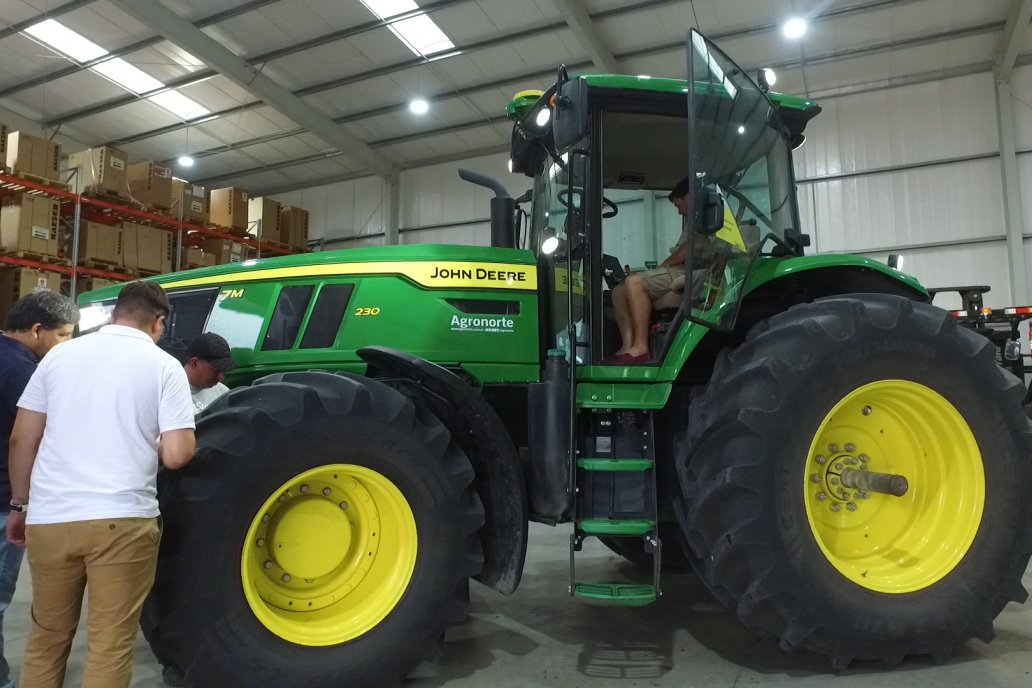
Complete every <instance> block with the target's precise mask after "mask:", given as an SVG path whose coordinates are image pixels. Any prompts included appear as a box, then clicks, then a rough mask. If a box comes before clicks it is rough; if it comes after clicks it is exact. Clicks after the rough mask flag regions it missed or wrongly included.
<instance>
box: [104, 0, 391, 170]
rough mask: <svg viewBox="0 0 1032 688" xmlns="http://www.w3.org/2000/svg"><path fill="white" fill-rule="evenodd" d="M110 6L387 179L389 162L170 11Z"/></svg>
mask: <svg viewBox="0 0 1032 688" xmlns="http://www.w3.org/2000/svg"><path fill="white" fill-rule="evenodd" d="M110 1H111V2H113V3H114V4H115V5H117V6H118V7H120V8H122V10H123V11H125V12H126V13H128V14H129V15H131V16H133V17H135V18H136V19H137V20H139V21H141V22H143V24H144V25H146V26H149V27H151V29H152V30H154V31H157V32H158V33H160V34H161V35H162V36H164V37H165V38H167V39H168V40H170V41H172V42H173V43H175V44H176V45H178V46H179V47H181V48H182V49H183V50H185V51H187V52H188V53H190V54H191V55H193V56H194V57H196V58H198V59H199V60H202V61H204V62H205V63H207V64H209V65H211V66H212V67H214V68H215V69H217V70H218V71H219V73H220V74H222V75H223V76H225V77H226V78H228V79H230V80H232V81H233V82H235V83H236V84H238V85H239V86H241V87H242V88H244V89H247V90H248V91H250V92H251V93H252V94H253V95H255V96H256V97H257V98H259V99H260V100H262V101H264V102H266V103H268V104H269V105H270V106H272V107H274V108H275V109H277V110H279V111H280V112H281V113H283V114H284V115H285V116H287V117H289V118H290V119H292V120H293V121H295V122H297V123H298V124H300V125H301V126H302V127H304V128H305V129H307V130H308V131H310V132H312V133H313V134H315V135H316V136H318V137H319V138H321V139H323V140H324V141H326V142H327V143H329V144H330V145H331V146H333V147H334V148H336V149H337V150H338V151H346V153H347V155H348V157H350V158H354V159H356V160H359V161H361V162H362V164H364V165H366V166H367V167H368V168H369V169H370V170H372V171H373V172H375V173H376V174H379V175H380V176H383V177H386V176H388V175H389V174H390V172H391V163H390V161H389V160H387V159H386V158H384V157H383V156H381V155H380V154H379V153H377V152H376V151H374V150H373V149H372V148H370V147H369V146H367V145H366V144H365V143H363V142H362V141H360V140H359V139H357V138H356V137H354V136H352V135H351V134H349V133H347V132H346V131H345V130H344V129H342V128H341V127H340V126H339V125H337V124H334V123H333V122H332V121H331V120H330V118H329V117H327V116H326V115H324V114H322V113H321V112H319V111H318V110H316V109H315V108H313V107H312V106H311V105H309V104H308V103H306V102H304V101H303V100H301V99H300V98H298V97H297V96H295V95H293V94H291V93H290V92H289V91H287V90H286V89H285V88H283V87H282V86H280V85H279V84H277V83H276V82H274V81H273V80H272V79H270V78H269V77H267V76H265V75H264V74H262V73H261V70H260V69H255V68H254V67H252V66H251V65H249V64H248V63H247V61H246V60H244V59H243V58H241V57H239V56H238V55H235V54H233V53H232V52H230V51H229V50H227V49H226V48H225V47H223V46H222V45H221V44H220V43H218V42H217V41H216V40H215V39H213V38H211V37H209V36H208V35H206V34H204V33H203V32H201V30H200V29H198V28H197V27H195V26H194V25H193V24H191V23H190V22H188V21H186V20H185V19H183V18H181V17H180V16H179V15H177V14H176V13H175V12H172V11H171V10H169V9H168V8H167V7H165V6H164V5H163V4H161V2H159V0H110Z"/></svg>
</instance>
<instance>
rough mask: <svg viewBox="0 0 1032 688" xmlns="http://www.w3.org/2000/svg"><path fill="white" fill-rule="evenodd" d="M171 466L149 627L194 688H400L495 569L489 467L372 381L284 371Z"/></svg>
mask: <svg viewBox="0 0 1032 688" xmlns="http://www.w3.org/2000/svg"><path fill="white" fill-rule="evenodd" d="M197 437H198V451H197V456H196V457H195V459H194V461H193V462H192V463H191V464H190V466H188V467H187V468H186V469H184V470H182V471H178V472H164V473H163V474H162V478H161V481H160V483H161V484H160V485H159V492H160V499H161V509H162V513H163V515H164V518H165V535H164V538H163V542H162V548H161V555H160V558H159V563H158V576H157V580H156V582H155V586H154V590H153V591H152V593H151V595H150V597H149V598H148V601H147V604H146V607H145V613H144V615H143V622H142V623H143V626H144V631H145V633H146V635H147V638H148V640H149V641H150V643H151V646H152V648H153V649H154V652H155V655H156V656H157V657H158V659H159V660H160V661H162V662H164V663H168V664H174V665H177V666H178V667H179V668H180V669H181V670H182V671H183V673H184V675H185V684H186V685H187V686H194V687H202V686H218V685H226V686H228V685H240V686H250V687H254V688H261V687H264V686H269V687H273V686H275V687H276V688H282V686H306V687H323V686H325V687H327V688H329V687H331V686H332V687H337V686H342V685H347V686H354V687H358V686H363V687H364V686H370V687H371V686H376V687H381V686H397V685H399V684H400V682H401V680H402V678H403V677H404V676H405V674H406V673H408V672H409V671H410V670H411V669H412V668H413V667H414V666H415V665H416V664H417V663H418V662H419V661H421V660H425V659H434V658H435V657H436V655H437V654H438V653H439V650H440V643H441V641H442V638H443V632H444V629H445V627H446V626H447V625H448V624H451V623H456V622H459V621H461V620H462V619H464V618H465V616H466V614H467V613H468V608H469V596H468V595H469V588H468V579H469V577H471V576H473V575H476V574H477V573H478V572H479V570H480V567H481V566H482V562H483V559H482V555H481V550H480V544H479V539H478V537H477V530H478V529H479V528H480V526H481V525H482V524H483V519H484V515H483V508H482V506H481V504H480V500H479V499H478V497H477V495H476V492H475V491H474V489H473V478H474V474H473V469H472V467H471V466H470V463H469V461H468V459H467V458H466V457H465V456H464V455H463V454H462V452H461V451H460V450H459V449H458V447H457V445H456V444H455V443H454V442H453V441H452V439H451V436H450V435H449V433H448V431H447V430H446V429H445V428H444V426H443V425H441V423H440V422H439V421H438V420H437V419H436V418H435V417H434V416H432V415H431V414H429V413H426V412H424V411H422V410H420V409H419V408H417V407H416V406H414V405H413V404H412V402H411V401H410V400H409V399H408V398H406V397H405V396H404V395H402V394H401V393H399V392H397V391H396V390H394V389H392V388H390V387H388V386H386V385H383V384H381V383H379V382H376V381H374V380H370V379H367V378H362V377H358V376H345V375H334V374H329V373H318V372H307V373H286V374H278V375H272V376H269V377H266V378H263V379H261V380H258V381H257V382H256V383H255V384H254V385H253V386H251V387H246V388H240V389H236V390H233V391H231V392H230V393H229V394H227V395H226V396H224V397H222V398H221V399H220V400H219V401H218V402H216V404H214V405H213V406H212V407H211V408H210V409H209V410H208V411H207V412H206V413H205V415H204V416H203V417H202V418H201V420H200V422H199V424H198V431H197Z"/></svg>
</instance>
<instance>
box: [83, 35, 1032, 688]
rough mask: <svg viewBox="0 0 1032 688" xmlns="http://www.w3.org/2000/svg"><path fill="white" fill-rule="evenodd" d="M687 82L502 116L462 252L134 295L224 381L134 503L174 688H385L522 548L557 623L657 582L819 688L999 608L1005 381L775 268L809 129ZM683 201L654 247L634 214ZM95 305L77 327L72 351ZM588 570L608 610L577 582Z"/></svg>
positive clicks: (303, 266)
mask: <svg viewBox="0 0 1032 688" xmlns="http://www.w3.org/2000/svg"><path fill="white" fill-rule="evenodd" d="M688 53H689V58H688V68H689V70H688V74H689V75H690V77H689V79H688V80H687V81H680V80H673V79H660V78H647V77H627V76H610V75H606V76H578V77H568V76H567V74H566V73H565V70H563V69H560V71H559V77H558V79H557V82H556V83H555V84H554V85H553V86H552V87H551V88H549V89H548V91H546V92H544V93H542V94H540V95H538V94H529V95H528V94H526V93H525V94H522V95H521V96H520V97H518V98H517V99H516V100H514V101H513V103H512V104H510V108H509V111H510V114H511V116H512V118H513V119H514V122H515V123H514V128H513V136H512V157H511V160H512V165H513V169H514V170H515V171H517V172H522V173H524V174H526V175H527V176H528V177H530V178H532V179H533V188H532V189H531V191H530V192H529V193H528V195H527V196H526V197H525V198H523V199H521V207H520V208H519V209H516V206H515V202H514V200H513V199H512V198H509V197H508V196H507V195H506V194H505V193H504V189H502V188H500V184H497V183H496V182H493V181H492V180H490V179H486V178H483V177H480V176H478V175H475V174H472V173H464V175H465V176H466V177H467V178H468V179H471V180H473V181H475V182H478V183H483V184H487V185H489V186H494V187H495V188H496V189H497V190H498V191H499V193H498V196H497V197H496V198H495V199H494V200H493V201H492V246H490V247H470V246H445V245H410V246H390V247H382V248H365V249H355V250H346V251H332V252H323V253H314V254H308V255H301V256H291V257H284V258H274V259H269V260H260V261H247V262H244V263H240V264H236V265H227V266H218V267H213V268H205V269H201V270H193V271H189V272H184V273H177V274H172V275H164V276H160V277H156V278H153V279H154V281H156V282H158V283H159V284H161V285H162V286H163V287H164V288H165V289H166V290H167V291H168V294H169V296H170V299H171V301H172V304H173V312H172V314H171V317H170V324H169V328H168V330H169V331H168V335H167V338H166V340H165V341H164V342H163V345H164V346H165V347H166V348H167V349H168V350H169V351H171V352H172V353H175V354H182V352H183V349H184V348H185V344H186V342H188V341H189V340H190V339H191V338H192V337H193V336H195V335H196V334H198V333H200V332H202V331H214V332H218V333H219V334H221V335H223V336H224V337H226V339H227V340H229V342H230V344H231V346H232V347H233V350H234V355H235V357H236V359H237V361H238V363H239V364H240V367H239V368H238V369H237V370H235V371H234V372H233V373H232V374H231V378H230V379H229V380H228V382H229V384H230V386H231V387H233V389H232V390H231V391H230V392H229V393H228V394H226V395H224V396H223V397H222V398H220V399H219V400H218V401H216V402H215V403H214V404H213V405H212V406H211V407H209V408H208V409H207V410H206V411H205V412H204V413H203V414H202V415H201V416H200V417H199V420H198V427H197V438H198V452H197V456H196V458H195V460H194V461H193V463H192V464H190V466H188V467H187V468H186V469H184V470H181V471H176V472H162V473H161V474H160V476H159V494H160V500H161V509H162V513H163V514H164V518H165V534H164V539H163V541H162V545H161V558H160V564H159V567H158V568H159V571H158V575H157V580H156V583H155V587H154V590H153V593H152V595H151V596H150V599H149V601H148V603H147V606H146V609H145V612H144V618H143V621H142V624H143V627H144V631H145V633H146V635H147V638H148V639H149V641H150V643H151V646H152V648H153V649H154V652H155V654H156V655H157V657H158V658H159V660H161V661H162V662H163V663H166V664H174V665H177V666H179V667H180V668H181V669H182V671H183V672H184V674H185V680H186V683H187V684H188V685H191V686H216V685H246V686H252V687H263V686H276V687H277V688H279V687H281V686H307V687H311V688H315V687H321V686H325V687H331V686H334V687H336V686H341V685H347V686H377V687H382V686H396V685H398V684H399V683H400V682H401V681H402V679H403V677H404V676H405V675H406V674H407V673H408V672H409V671H410V670H411V669H412V668H413V667H414V666H415V665H416V664H417V663H418V662H420V661H422V660H426V659H433V658H434V657H435V656H436V655H437V654H438V653H439V651H440V650H441V647H442V642H443V637H444V632H445V629H446V628H447V627H448V626H449V625H450V624H455V623H458V622H461V621H462V620H463V619H464V618H465V617H466V615H467V613H468V610H469V581H470V579H473V580H476V581H478V582H479V583H481V584H482V585H485V586H487V587H489V588H493V589H495V590H497V591H498V592H500V593H502V594H511V593H513V592H515V591H516V589H517V586H518V585H519V582H520V577H521V574H522V570H523V564H524V557H525V553H526V548H527V526H528V522H529V521H537V522H542V523H546V524H551V525H558V524H572V535H571V541H570V557H571V558H570V561H571V566H570V571H571V576H570V580H569V583H568V585H569V591H570V594H571V595H575V596H577V597H579V598H583V599H584V600H586V601H587V602H591V603H597V604H614V605H625V606H634V605H645V604H649V603H653V602H658V601H659V600H660V598H661V584H662V576H663V573H664V571H668V570H670V569H676V568H686V567H690V568H692V569H693V570H694V571H695V572H696V573H697V575H698V576H699V577H700V578H701V580H702V581H703V582H704V584H705V585H706V587H707V588H708V589H709V590H710V591H711V592H712V594H713V596H714V597H715V598H716V599H717V600H718V601H719V602H720V603H722V604H723V605H724V606H726V607H727V608H728V609H729V610H731V611H732V612H733V613H734V614H736V615H737V616H738V618H739V619H740V620H741V621H742V623H743V624H745V626H747V627H748V628H749V629H750V630H751V631H753V632H755V633H756V634H758V635H759V636H761V637H763V638H765V639H768V640H770V641H773V642H777V643H778V644H779V645H780V646H781V647H782V648H784V649H785V650H787V651H801V650H811V651H814V652H817V653H820V654H823V655H826V656H827V658H828V659H829V661H830V662H831V664H832V665H834V666H835V667H844V666H847V665H848V664H849V663H850V662H851V661H853V660H854V659H861V660H878V661H880V662H882V663H884V664H885V665H887V666H893V665H895V664H897V663H899V662H900V661H902V659H903V658H904V657H906V656H908V655H930V656H931V657H932V658H933V659H935V660H937V661H941V660H944V659H945V658H946V657H948V656H949V655H950V653H951V652H953V650H954V648H955V647H956V646H957V645H958V644H960V643H963V642H964V641H966V640H968V639H969V638H972V637H977V638H981V639H982V640H985V641H989V640H990V639H991V638H992V637H993V619H994V618H995V617H996V615H997V614H999V613H1000V611H1001V610H1002V609H1003V607H1004V605H1005V604H1006V603H1007V602H1008V601H1010V600H1016V601H1023V600H1024V599H1025V597H1026V593H1025V590H1024V589H1023V588H1022V585H1021V577H1022V574H1023V573H1024V571H1025V567H1026V565H1027V563H1028V560H1029V555H1030V547H1032V541H1030V529H1029V520H1030V508H1032V500H1030V499H1029V498H1028V495H1029V494H1032V471H1030V468H1032V464H1030V460H1029V456H1030V453H1032V425H1030V423H1029V421H1028V420H1027V419H1026V418H1025V417H1024V416H1023V414H1022V410H1021V405H1020V402H1021V398H1022V385H1021V383H1020V382H1019V381H1018V380H1017V379H1015V378H1014V377H1013V376H1011V375H1010V374H1008V373H1006V372H1004V371H1003V370H1001V369H1000V368H999V367H998V366H996V365H995V364H994V357H993V345H992V344H991V343H990V342H989V341H987V340H986V339H984V338H983V337H980V336H978V335H977V334H975V333H973V332H970V331H968V330H966V329H964V328H962V327H960V326H958V324H957V323H956V321H955V320H954V319H953V318H952V317H951V316H950V315H949V314H948V313H947V312H946V311H943V310H941V309H938V308H935V307H933V306H931V305H930V303H929V301H930V299H929V296H928V293H927V291H926V290H925V289H924V288H923V287H922V286H921V285H920V284H919V283H918V282H917V281H916V280H915V279H913V278H911V277H909V276H907V275H905V274H902V273H900V272H899V271H897V270H894V269H892V268H889V267H888V266H885V265H882V264H880V263H877V262H874V261H871V260H867V259H865V258H861V257H855V256H848V255H835V256H819V255H818V256H805V255H804V248H805V247H806V246H807V244H808V239H807V237H806V235H805V234H803V233H802V232H801V230H800V223H799V217H798V211H797V206H796V189H795V182H794V179H793V171H792V154H791V151H792V149H793V147H794V146H797V145H798V144H799V143H801V142H802V140H803V131H804V129H805V127H806V123H807V121H808V120H809V119H810V118H812V117H813V116H815V115H816V114H817V113H818V112H819V111H820V108H819V107H818V106H817V105H816V104H815V103H812V102H810V101H807V100H804V99H801V98H796V97H792V96H787V95H780V94H776V93H768V92H767V91H766V89H764V88H761V87H759V86H757V85H756V83H754V82H753V81H752V80H751V79H750V78H749V76H748V75H747V74H745V73H743V71H742V70H741V69H740V68H738V67H737V66H736V65H735V64H734V63H733V62H732V61H731V60H729V59H728V58H727V57H726V56H725V55H724V54H723V53H722V52H721V51H720V50H719V49H718V48H717V47H716V46H714V45H713V44H712V43H710V42H709V41H707V40H706V39H705V38H703V37H702V36H700V35H699V34H696V33H693V34H692V35H691V37H690V39H689V42H688ZM685 179H687V180H689V183H690V185H691V193H690V198H691V199H692V209H691V212H690V213H688V218H687V220H686V222H685V225H684V226H683V227H682V225H681V219H680V218H679V217H678V216H677V215H676V214H674V213H673V211H671V210H670V208H669V206H668V205H667V204H666V202H665V200H662V198H663V196H664V195H665V194H666V192H667V191H669V190H670V189H672V188H674V187H675V186H676V185H677V184H678V183H679V182H680V181H682V180H685ZM657 194H658V195H659V198H660V201H659V202H656V197H657ZM527 201H530V206H529V208H530V209H529V211H528V210H526V209H525V208H526V202H527ZM664 213H667V214H668V215H667V217H666V218H665V219H664V218H663V217H661V216H662V215H664ZM685 229H686V230H687V231H688V232H689V234H690V236H691V239H690V240H689V241H688V242H687V244H685V245H686V246H688V247H689V248H688V249H687V253H688V255H687V257H686V260H685V266H686V269H685V270H684V275H685V279H683V280H682V281H683V282H684V286H683V287H682V288H681V289H680V290H679V291H677V290H674V291H672V292H671V293H673V294H674V296H673V297H670V296H669V295H668V296H667V298H666V303H656V304H654V306H655V307H654V309H653V311H652V314H651V321H650V323H649V325H650V326H649V339H650V341H649V345H650V349H651V359H650V360H648V361H645V362H642V363H617V364H613V363H611V356H612V354H613V353H615V352H616V350H617V346H618V343H617V340H618V339H619V336H618V332H619V330H618V327H617V324H616V322H615V321H614V313H613V309H614V304H613V289H614V288H616V289H619V287H618V283H619V279H620V277H621V276H623V272H624V271H623V270H621V269H620V268H622V267H623V266H624V265H628V266H634V268H632V273H633V272H637V271H638V270H637V268H643V267H647V266H649V265H650V261H651V260H655V259H656V257H657V256H665V255H666V249H667V248H668V247H669V246H670V245H671V244H672V243H673V242H674V241H676V240H677V238H678V236H679V235H680V234H681V233H682V232H683V231H685ZM116 296H117V287H111V288H108V289H104V290H98V291H95V292H91V293H88V294H86V295H84V296H83V297H82V298H81V301H80V302H81V304H82V306H83V307H84V327H87V328H88V327H89V325H90V324H95V323H97V322H101V321H102V320H103V319H104V317H105V315H106V314H107V313H109V312H110V309H111V307H112V305H113V303H114V299H115V297H116ZM591 537H597V538H600V539H602V540H603V542H605V543H606V544H607V545H609V546H610V547H611V548H613V549H614V550H615V551H617V552H618V553H620V554H622V555H624V556H625V557H626V558H628V559H630V560H633V561H635V562H638V563H640V564H641V565H642V566H643V568H644V570H643V571H642V574H641V580H640V582H639V583H636V584H628V583H624V582H617V583H614V582H609V581H586V580H581V579H580V577H578V575H577V570H576V566H575V562H576V554H577V552H578V551H579V550H580V548H581V545H582V544H583V543H584V541H585V539H587V538H591ZM557 584H561V585H563V586H566V585H567V582H566V581H563V582H559V581H557ZM686 613H688V612H687V611H686Z"/></svg>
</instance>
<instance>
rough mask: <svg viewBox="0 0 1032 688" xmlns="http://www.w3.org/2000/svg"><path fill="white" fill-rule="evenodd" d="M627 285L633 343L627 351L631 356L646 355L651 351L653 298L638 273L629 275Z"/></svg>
mask: <svg viewBox="0 0 1032 688" xmlns="http://www.w3.org/2000/svg"><path fill="white" fill-rule="evenodd" d="M624 284H625V285H626V289H627V294H626V299H627V305H628V306H629V310H630V316H631V345H630V347H629V348H628V349H627V351H626V352H625V353H627V354H628V355H629V356H635V357H640V356H645V355H647V354H648V353H649V318H650V317H652V299H651V298H649V292H648V289H646V287H645V280H643V279H642V278H641V277H640V276H638V275H629V276H628V277H627V279H626V280H625V281H624Z"/></svg>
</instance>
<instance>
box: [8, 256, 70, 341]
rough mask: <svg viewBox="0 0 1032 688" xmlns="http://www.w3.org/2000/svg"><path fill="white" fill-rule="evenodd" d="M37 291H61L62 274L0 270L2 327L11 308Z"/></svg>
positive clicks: (12, 269)
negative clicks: (22, 298)
mask: <svg viewBox="0 0 1032 688" xmlns="http://www.w3.org/2000/svg"><path fill="white" fill-rule="evenodd" d="M36 289H49V290H50V291H56V292H59V291H60V290H61V274H60V273H57V272H49V271H44V270H36V269H34V268H5V269H2V270H0V327H2V326H3V324H4V321H6V320H7V313H8V311H10V310H11V306H13V305H14V304H15V302H16V301H17V300H18V299H20V298H21V297H23V296H25V295H26V294H28V293H30V292H33V291H35V290H36Z"/></svg>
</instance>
